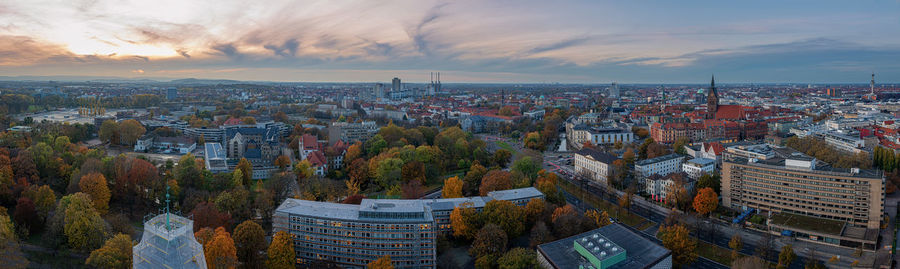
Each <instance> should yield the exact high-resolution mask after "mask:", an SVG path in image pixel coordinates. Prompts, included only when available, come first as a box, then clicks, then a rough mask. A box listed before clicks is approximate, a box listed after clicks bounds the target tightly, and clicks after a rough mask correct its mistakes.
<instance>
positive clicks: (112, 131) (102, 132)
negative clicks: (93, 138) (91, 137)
mask: <svg viewBox="0 0 900 269" xmlns="http://www.w3.org/2000/svg"><path fill="white" fill-rule="evenodd" d="M97 135H98V136H99V137H100V140H102V141H104V142H108V143H110V144H118V143H119V124H118V123H116V121H114V120H106V121H104V122H103V124H100V129H99V131H97Z"/></svg>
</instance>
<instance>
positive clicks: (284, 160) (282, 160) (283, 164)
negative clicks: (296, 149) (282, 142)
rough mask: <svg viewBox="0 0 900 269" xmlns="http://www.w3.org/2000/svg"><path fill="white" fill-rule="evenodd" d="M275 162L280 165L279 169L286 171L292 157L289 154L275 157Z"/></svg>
mask: <svg viewBox="0 0 900 269" xmlns="http://www.w3.org/2000/svg"><path fill="white" fill-rule="evenodd" d="M274 164H275V166H278V169H280V170H281V171H284V169H285V168H287V167H288V166H290V165H291V158H290V157H288V156H287V155H281V156H278V158H275V162H274Z"/></svg>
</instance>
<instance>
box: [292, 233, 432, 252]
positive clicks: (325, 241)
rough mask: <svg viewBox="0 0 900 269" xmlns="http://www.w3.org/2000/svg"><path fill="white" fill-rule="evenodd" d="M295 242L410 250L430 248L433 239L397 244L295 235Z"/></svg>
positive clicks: (393, 242) (392, 242) (394, 242)
mask: <svg viewBox="0 0 900 269" xmlns="http://www.w3.org/2000/svg"><path fill="white" fill-rule="evenodd" d="M295 238H296V239H299V240H295V242H297V243H298V244H299V243H301V242H303V243H304V244H314V245H322V246H325V245H332V246H345V247H354V248H364V249H381V250H388V249H394V250H397V249H412V248H423V247H424V248H430V247H431V246H432V245H433V238H428V239H425V240H423V241H419V242H416V243H402V242H400V243H398V242H396V241H388V242H378V243H370V242H369V241H365V240H347V238H340V237H337V238H324V237H313V236H309V235H297V236H296V237H295Z"/></svg>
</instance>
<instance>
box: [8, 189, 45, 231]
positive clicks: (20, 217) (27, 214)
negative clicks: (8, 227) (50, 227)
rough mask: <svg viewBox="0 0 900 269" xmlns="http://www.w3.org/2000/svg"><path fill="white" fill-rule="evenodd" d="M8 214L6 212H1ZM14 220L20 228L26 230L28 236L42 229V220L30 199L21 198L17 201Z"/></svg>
mask: <svg viewBox="0 0 900 269" xmlns="http://www.w3.org/2000/svg"><path fill="white" fill-rule="evenodd" d="M0 214H6V211H3V212H0ZM12 216H13V219H14V220H15V221H16V225H17V226H18V227H19V228H26V229H27V231H28V234H34V233H36V232H37V231H39V230H40V228H41V224H42V223H41V219H40V217H38V213H37V210H35V209H34V202H32V201H31V199H29V198H28V197H20V198H19V200H17V201H16V208H15V210H14V211H13V215H12Z"/></svg>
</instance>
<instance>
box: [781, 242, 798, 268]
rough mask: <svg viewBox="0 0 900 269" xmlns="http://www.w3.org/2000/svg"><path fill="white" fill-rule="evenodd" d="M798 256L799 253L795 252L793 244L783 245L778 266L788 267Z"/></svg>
mask: <svg viewBox="0 0 900 269" xmlns="http://www.w3.org/2000/svg"><path fill="white" fill-rule="evenodd" d="M796 258H797V254H794V248H793V247H792V246H791V245H786V246H784V247H781V253H779V254H778V266H777V268H779V269H781V268H788V267H789V266H791V263H792V262H794V259H796Z"/></svg>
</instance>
